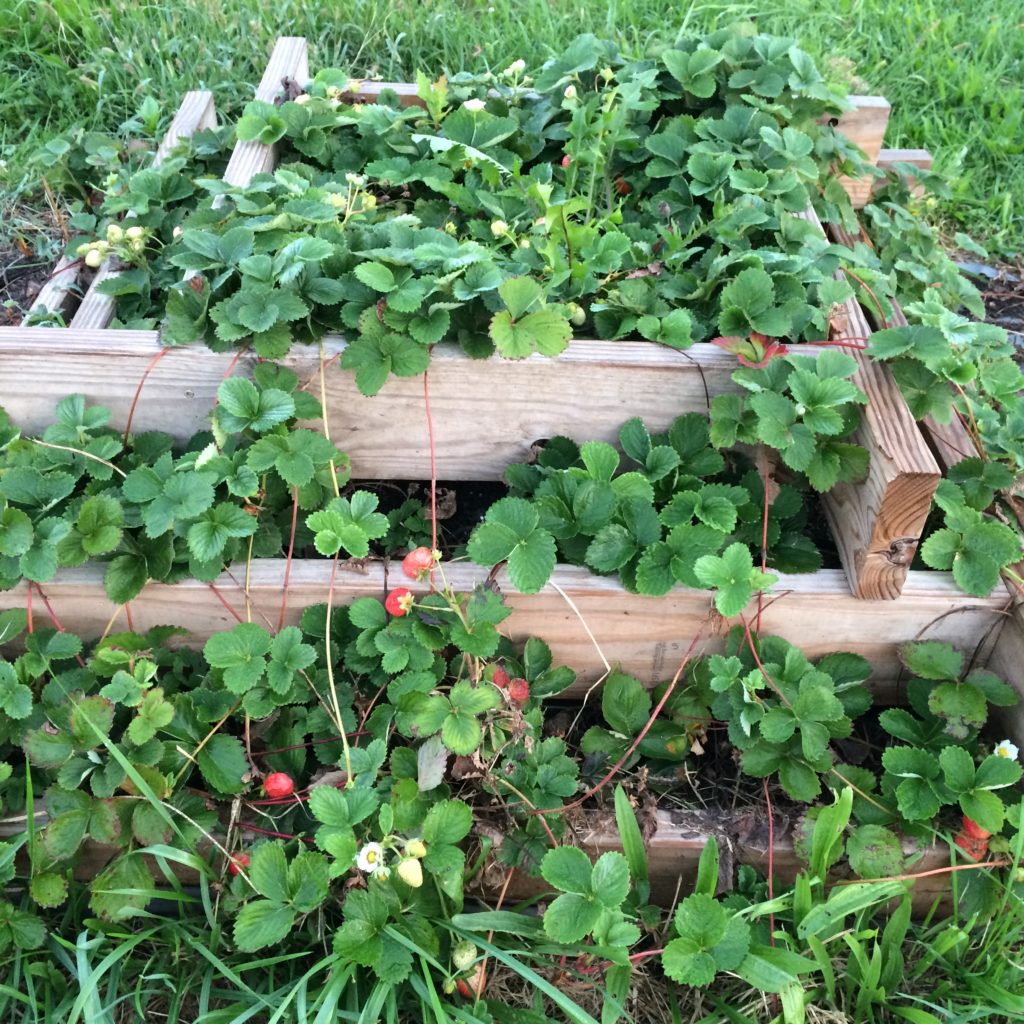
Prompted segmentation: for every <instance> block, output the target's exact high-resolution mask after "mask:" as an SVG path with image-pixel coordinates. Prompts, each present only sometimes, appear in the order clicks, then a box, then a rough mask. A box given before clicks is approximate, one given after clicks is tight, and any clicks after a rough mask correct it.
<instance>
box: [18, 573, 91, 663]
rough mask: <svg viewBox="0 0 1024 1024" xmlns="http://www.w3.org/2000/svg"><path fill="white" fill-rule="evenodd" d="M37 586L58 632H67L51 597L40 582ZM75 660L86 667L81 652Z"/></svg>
mask: <svg viewBox="0 0 1024 1024" xmlns="http://www.w3.org/2000/svg"><path fill="white" fill-rule="evenodd" d="M29 585H30V586H31V584H29ZM35 588H36V590H38V591H39V596H40V597H41V598H42V599H43V605H44V606H45V607H46V612H47V614H48V615H49V616H50V618H51V619H52V620H53V624H54V626H56V627H57V632H58V633H65V632H67V631H66V630H65V629H64V627H63V626H62V625H61V624H60V619H58V618H57V613H56V612H55V611H54V610H53V606H52V605H51V604H50V600H49V598H48V597H47V596H46V594H45V593H43V588H42V587H41V586H39V584H38V583H37V584H36V585H35ZM75 661H77V662H78V664H79V667H80V668H85V662H84V661H83V660H82V656H81V655H80V654H76V655H75Z"/></svg>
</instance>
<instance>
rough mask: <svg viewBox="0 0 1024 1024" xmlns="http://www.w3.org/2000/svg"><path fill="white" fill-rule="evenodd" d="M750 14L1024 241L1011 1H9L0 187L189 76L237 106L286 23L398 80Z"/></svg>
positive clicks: (975, 217) (22, 193)
mask: <svg viewBox="0 0 1024 1024" xmlns="http://www.w3.org/2000/svg"><path fill="white" fill-rule="evenodd" d="M742 18H754V19H756V21H757V23H758V25H759V26H760V28H761V29H762V30H763V31H767V32H771V33H776V34H786V35H792V36H795V37H798V38H799V39H800V41H801V43H802V45H803V46H804V48H805V49H807V50H808V51H809V52H810V53H811V54H812V55H813V56H814V57H815V58H816V59H817V60H819V61H820V62H821V63H822V64H823V65H824V66H825V67H827V68H831V71H832V73H833V74H834V75H836V76H840V77H842V76H853V77H852V83H853V86H854V88H855V89H856V90H857V91H860V92H872V93H882V94H884V95H885V96H887V97H888V98H889V100H890V101H891V102H892V104H893V116H892V122H891V124H890V128H889V134H888V137H887V143H888V145H890V146H893V147H897V146H898V147H924V148H928V149H930V150H931V151H932V153H933V154H934V156H935V158H936V165H937V168H938V170H940V171H942V172H943V173H945V174H946V175H948V176H949V178H950V179H951V183H952V198H951V199H949V200H948V201H944V202H943V204H942V206H941V208H940V211H939V212H940V214H941V215H942V216H943V217H944V218H945V219H946V220H948V221H950V222H951V223H952V224H955V226H956V227H957V228H959V229H963V230H966V231H968V232H970V233H972V234H973V235H975V236H976V237H978V238H979V239H981V240H983V241H984V242H985V243H986V244H988V245H989V246H990V247H991V248H992V249H993V250H994V251H996V252H998V253H1001V254H1003V255H1012V254H1015V253H1019V252H1020V251H1021V250H1022V249H1024V207H1022V204H1021V202H1020V201H1019V200H1020V198H1021V197H1022V196H1024V161H1022V160H1021V159H1020V157H1021V153H1022V150H1024V125H1022V118H1024V112H1022V111H1024V86H1022V81H1024V10H1022V9H1021V8H1020V7H1019V6H1018V5H1015V4H1014V3H1012V2H1011V3H1008V2H1006V0H973V2H969V0H908V2H905V3H900V4H895V3H892V2H890V0H832V2H830V3H818V2H812V0H774V2H772V3H767V4H753V3H713V2H712V3H703V4H698V3H693V4H678V3H672V2H670V0H632V2H629V3H625V2H619V0H609V2H607V3H598V2H596V0H585V2H583V3H579V2H576V3H565V2H564V0H554V2H547V0H523V2H520V3H517V4H515V5H513V4H509V3H507V2H501V0H496V2H494V3H487V2H486V0H463V2H460V3H434V4H431V3H417V2H412V0H391V2H383V0H355V2H352V3H346V4H306V3H299V2H297V0H280V2H276V3H272V4H271V3H266V2H263V0H227V2H225V3H219V2H210V0H207V2H201V0H191V2H181V3H174V4H172V3H166V2H164V3H160V2H155V3H147V4H144V5H137V4H135V3H128V2H125V0H97V2H89V0H53V2H51V3H47V4H41V3H36V2H35V0H16V2H15V3H14V4H13V8H12V9H9V10H8V12H7V13H0V157H2V158H3V159H4V160H5V161H6V169H5V171H4V172H3V174H2V176H0V190H2V192H0V195H2V196H3V200H4V201H3V205H4V206H5V207H10V206H11V205H12V204H14V203H15V202H16V201H17V200H23V199H24V198H25V197H26V196H32V195H35V196H37V197H38V189H39V179H40V175H41V174H42V173H45V168H43V167H40V166H38V165H37V164H33V163H32V161H31V157H32V154H33V151H34V150H35V148H36V147H37V146H38V144H39V143H40V142H41V141H43V140H46V139H48V138H50V137H52V136H53V135H55V134H57V133H60V132H63V131H66V130H68V129H69V128H71V127H72V126H75V125H83V126H85V127H87V128H92V129H97V130H102V131H113V130H116V129H117V127H118V126H119V125H120V124H121V123H123V122H124V121H126V120H127V119H128V118H130V117H131V116H132V115H133V114H135V113H136V111H137V110H138V108H139V105H140V103H141V102H142V100H143V99H144V98H145V97H146V96H153V97H156V98H157V99H158V100H159V101H160V103H161V104H162V107H163V113H164V114H165V116H167V117H169V116H170V114H171V113H173V111H174V109H175V107H176V105H177V103H178V100H179V99H180V97H181V94H182V93H183V92H184V91H185V90H187V89H191V88H199V87H202V88H208V89H212V90H213V91H214V93H215V95H216V99H217V103H218V107H219V109H220V110H221V111H222V112H223V113H224V115H225V116H226V117H232V116H234V114H235V113H236V112H237V111H238V109H239V107H240V105H241V104H242V103H243V102H244V101H245V100H246V99H248V98H249V97H250V96H251V89H252V86H253V84H254V83H255V82H257V81H258V80H259V77H260V73H261V71H262V68H263V66H264V63H265V60H266V57H267V54H268V53H269V50H270V47H271V46H272V44H273V40H274V38H275V37H276V36H277V35H279V34H293V35H305V36H307V37H308V38H309V40H310V42H311V44H312V52H311V65H312V66H314V67H320V66H340V67H345V68H349V69H351V71H352V73H353V74H354V75H359V76H380V77H383V78H385V79H391V80H394V79H407V78H409V77H410V76H411V75H412V74H413V72H414V71H415V70H416V69H418V68H423V69H427V70H431V71H437V70H441V69H444V70H458V69H461V68H467V69H473V70H482V69H486V68H488V67H490V68H495V69H497V68H501V67H504V66H505V65H507V64H508V63H509V62H510V61H511V60H514V59H516V58H518V57H523V58H525V59H526V61H527V63H528V64H530V65H539V64H540V63H541V62H543V60H545V59H546V58H548V57H549V56H551V55H552V54H553V53H555V52H556V51H557V50H559V48H561V47H562V46H564V44H565V43H566V42H567V41H568V40H570V39H571V38H572V37H573V36H574V35H576V34H577V33H579V32H584V31H586V32H594V33H596V34H598V35H604V36H609V37H612V38H614V39H616V40H617V41H619V43H620V44H621V46H622V47H623V48H624V49H625V50H627V51H630V52H651V51H652V50H653V49H655V48H657V47H659V46H662V45H664V44H665V43H669V42H671V41H672V40H673V39H674V38H675V37H676V36H677V35H678V34H683V33H686V32H687V31H704V30H707V29H709V28H712V27H716V26H721V25H724V24H728V23H731V22H734V21H736V20H739V19H742ZM1015 200H1016V201H1015ZM27 205H28V206H29V207H31V206H32V205H33V204H32V203H31V202H29V203H28V204H27ZM35 205H36V206H37V207H38V206H39V201H38V198H37V199H36V200H35ZM5 219H6V220H7V221H8V223H10V218H5Z"/></svg>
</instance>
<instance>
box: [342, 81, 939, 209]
mask: <svg viewBox="0 0 1024 1024" xmlns="http://www.w3.org/2000/svg"><path fill="white" fill-rule="evenodd" d="M353 81H355V82H359V89H358V90H357V91H354V92H346V93H343V94H342V99H343V100H344V101H346V102H348V103H374V102H376V101H377V99H378V98H379V96H380V94H381V93H382V92H384V91H385V90H390V91H391V92H394V93H396V94H397V96H398V100H399V103H400V105H401V106H403V107H422V106H425V104H424V102H423V100H421V99H420V98H419V96H418V95H417V94H416V85H415V83H413V82H366V81H362V82H360V81H359V79H353ZM847 99H848V100H849V102H850V103H851V104H852V109H851V110H848V111H846V112H844V113H843V114H840V115H839V116H838V117H837V118H835V119H834V123H835V127H836V129H837V130H838V131H840V132H842V133H843V134H844V135H846V136H847V137H848V138H849V139H850V140H851V141H852V142H855V143H856V144H857V145H858V146H859V147H860V148H861V149H862V150H863V151H864V153H865V155H866V156H867V158H868V160H869V161H870V162H871V163H877V162H878V160H879V154H880V153H881V150H882V141H883V139H884V138H885V130H886V127H887V126H888V124H889V113H890V109H891V108H890V105H889V101H888V100H887V99H885V97H884V96H848V97H847ZM908 152H919V151H917V150H912V151H908ZM839 180H840V182H841V183H842V185H843V188H845V189H846V191H847V192H848V193H849V194H850V198H851V199H852V200H853V205H854V206H855V207H856V208H858V209H859V208H860V207H862V206H863V205H864V204H865V203H866V202H867V200H868V197H869V196H870V195H871V186H872V181H873V179H872V178H870V177H867V178H860V179H857V178H847V177H842V178H840V179H839Z"/></svg>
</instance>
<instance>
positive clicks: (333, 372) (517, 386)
mask: <svg viewBox="0 0 1024 1024" xmlns="http://www.w3.org/2000/svg"><path fill="white" fill-rule="evenodd" d="M344 347H345V342H344V341H343V340H342V339H340V338H337V337H328V338H326V339H325V341H324V348H325V355H326V360H327V362H329V363H331V365H329V366H327V367H326V369H325V382H326V390H327V407H328V413H329V424H330V430H331V437H332V439H333V440H334V441H335V442H336V443H337V444H338V445H339V447H340V448H341V449H342V450H343V451H345V452H347V453H348V454H349V456H350V457H351V459H352V465H353V470H354V473H355V475H356V476H357V477H362V478H375V479H376V478H380V479H385V478H386V479H395V480H402V479H424V478H429V476H430V446H429V441H428V435H427V429H426V416H425V406H424V399H423V379H422V377H414V378H399V377H391V378H389V380H388V382H387V384H385V386H384V388H383V390H382V391H381V393H380V395H378V396H377V397H375V398H367V397H365V396H364V395H362V394H360V392H359V390H358V388H357V387H356V386H355V378H354V376H353V374H352V373H351V372H350V371H348V370H341V369H340V368H339V367H338V366H337V365H334V364H335V363H336V362H337V357H338V356H339V354H340V353H341V352H342V351H343V350H344ZM160 351H161V346H160V342H159V336H158V334H157V332H155V331H111V330H106V331H89V332H82V331H78V330H69V331H60V332H56V331H52V330H48V329H46V328H34V329H33V328H3V329H0V380H4V381H18V386H17V387H16V388H15V387H10V386H8V387H6V388H4V387H0V405H2V406H3V407H4V408H5V409H6V410H7V412H8V413H9V414H10V416H11V417H12V419H13V421H14V422H15V423H17V424H18V426H20V427H21V428H22V429H23V430H24V431H25V432H26V433H29V434H32V433H40V432H42V430H44V429H45V428H46V426H48V425H49V424H50V423H51V422H52V421H53V409H54V406H55V405H56V403H57V402H58V401H59V400H60V399H61V398H63V397H64V396H65V395H67V394H72V393H77V394H83V395H85V397H86V398H87V399H88V400H89V401H90V402H95V403H98V404H102V405H104V406H106V407H107V408H109V409H111V410H112V418H111V423H112V424H113V426H114V427H116V428H123V427H124V425H125V422H126V420H127V417H128V412H129V410H130V408H131V405H132V401H133V399H134V397H135V392H136V389H137V388H138V386H139V383H140V381H141V380H142V378H143V374H144V373H145V371H146V368H147V367H148V366H149V365H150V364H151V363H152V361H153V358H154V356H156V355H158V354H159V353H160ZM234 357H235V354H234V353H220V354H218V353H214V352H211V351H209V349H207V348H206V347H205V346H201V345H197V346H192V347H187V348H172V349H169V350H167V351H166V354H165V355H163V356H162V357H161V358H160V361H159V362H158V363H157V364H156V365H155V366H153V368H152V371H151V372H150V374H149V376H148V377H147V378H146V383H145V386H144V388H143V390H142V393H141V397H140V400H139V404H138V407H137V408H136V411H135V417H134V419H133V421H132V422H133V428H134V429H135V430H137V431H143V430H162V431H166V432H167V433H169V434H171V435H172V436H173V437H174V438H175V439H176V440H178V441H184V440H186V439H187V438H189V437H190V436H191V435H192V434H193V433H195V432H196V431H197V430H202V429H206V428H207V427H208V425H209V419H208V417H209V414H210V410H211V409H212V407H213V401H214V398H215V396H216V393H217V388H218V387H219V385H220V383H221V381H222V380H223V378H224V374H225V373H226V372H227V371H228V368H229V366H230V364H231V361H232V360H233V359H234ZM40 361H42V362H43V363H44V364H45V365H46V367H47V372H46V373H45V374H40V373H38V367H39V365H40ZM282 362H283V363H284V364H285V365H286V366H289V367H290V368H291V369H293V370H294V371H295V372H296V373H298V374H299V377H300V378H301V379H302V380H303V381H304V382H307V385H306V386H307V390H309V391H311V392H312V393H313V394H314V395H316V396H317V397H319V392H320V375H319V367H320V355H319V352H318V350H317V349H316V348H314V347H312V346H296V347H294V348H293V349H292V351H291V352H290V353H289V355H288V356H287V357H286V358H285V359H284V360H282ZM255 363H256V360H255V357H253V356H252V355H251V354H246V355H244V356H243V357H242V359H241V360H240V361H239V363H238V365H237V366H236V369H235V372H236V373H238V374H248V373H250V372H251V370H252V367H253V366H254V365H255ZM735 368H736V363H735V359H734V358H733V357H732V356H730V355H729V354H728V353H726V352H723V351H722V350H721V349H719V348H718V347H717V346H715V345H707V344H702V345H696V346H694V347H693V348H691V349H690V350H689V351H688V352H685V353H684V352H677V351H675V350H673V349H669V348H666V347H665V346H663V345H656V344H654V343H652V342H644V341H639V342H626V341H617V342H608V341H573V342H571V343H570V345H569V348H568V349H567V350H566V351H565V352H564V353H563V354H562V355H560V356H559V357H558V358H557V359H547V358H545V357H542V356H535V357H531V358H529V359H524V360H506V359H501V358H499V357H497V356H495V357H493V358H491V359H486V360H479V359H470V358H469V357H468V356H467V355H465V353H463V352H462V350H461V349H458V348H457V347H455V346H451V345H440V346H438V347H437V348H435V349H434V351H433V353H432V355H431V362H430V375H429V377H430V380H429V384H430V405H431V411H432V417H433V423H434V432H435V447H436V451H437V459H438V476H439V478H440V479H442V480H481V479H495V480H496V479H499V478H500V477H501V474H502V473H503V472H504V469H505V467H506V466H507V465H508V463H510V462H515V461H519V460H522V459H525V458H527V457H528V456H529V454H530V446H531V445H532V444H533V443H534V442H535V441H537V440H540V439H541V438H547V437H552V436H554V435H555V434H565V435H568V436H571V437H574V438H575V439H577V440H579V441H586V440H591V439H594V440H606V441H613V440H615V439H616V438H617V435H618V430H619V428H620V427H621V426H622V424H623V423H624V422H625V421H626V420H627V419H629V418H630V417H631V416H637V415H642V416H644V418H645V419H646V420H647V421H648V423H649V424H650V426H651V428H652V429H656V430H661V429H665V428H666V427H668V425H669V424H670V423H671V422H672V420H673V419H674V418H675V417H676V416H678V415H680V414H681V413H683V412H688V411H694V412H702V413H706V412H707V409H708V401H709V398H711V397H714V396H715V395H717V394H722V393H725V392H731V391H735V390H737V387H736V385H735V384H734V383H733V382H732V379H731V374H732V372H733V371H734V370H735ZM396 410H400V414H399V413H396Z"/></svg>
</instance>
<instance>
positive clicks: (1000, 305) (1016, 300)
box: [982, 264, 1024, 359]
mask: <svg viewBox="0 0 1024 1024" xmlns="http://www.w3.org/2000/svg"><path fill="white" fill-rule="evenodd" d="M982 295H983V297H984V299H985V314H986V317H985V318H986V320H987V321H988V322H989V323H990V324H998V325H999V326H1000V327H1005V328H1006V330H1007V331H1009V332H1010V340H1011V341H1012V342H1013V343H1014V344H1015V345H1016V346H1017V348H1018V350H1019V352H1020V355H1019V356H1018V358H1021V359H1024V264H1018V265H1017V266H1016V267H1009V266H1005V265H1004V266H1000V267H999V276H998V277H995V278H993V279H992V280H991V281H990V282H989V284H988V285H987V287H986V288H985V289H984V290H983V292H982Z"/></svg>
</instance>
